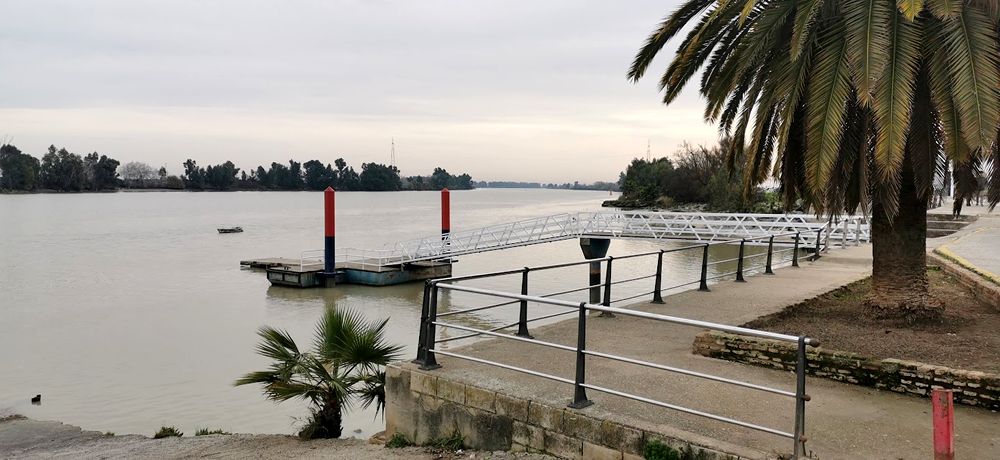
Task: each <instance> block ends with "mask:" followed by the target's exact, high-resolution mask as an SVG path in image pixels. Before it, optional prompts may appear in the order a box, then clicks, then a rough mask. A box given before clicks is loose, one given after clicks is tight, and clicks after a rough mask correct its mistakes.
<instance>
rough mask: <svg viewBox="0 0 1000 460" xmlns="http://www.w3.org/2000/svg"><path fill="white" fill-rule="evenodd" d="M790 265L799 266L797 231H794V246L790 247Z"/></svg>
mask: <svg viewBox="0 0 1000 460" xmlns="http://www.w3.org/2000/svg"><path fill="white" fill-rule="evenodd" d="M792 266H793V267H798V266H799V232H795V246H794V247H792Z"/></svg>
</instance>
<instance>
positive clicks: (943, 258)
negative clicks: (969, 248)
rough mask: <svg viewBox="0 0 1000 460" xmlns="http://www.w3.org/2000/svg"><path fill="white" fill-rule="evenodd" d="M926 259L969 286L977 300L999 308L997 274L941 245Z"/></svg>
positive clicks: (999, 286)
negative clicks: (981, 267) (982, 268)
mask: <svg viewBox="0 0 1000 460" xmlns="http://www.w3.org/2000/svg"><path fill="white" fill-rule="evenodd" d="M927 259H928V261H929V262H934V263H936V264H937V265H938V266H940V267H941V269H942V270H944V271H946V272H948V274H950V275H952V276H954V277H955V278H958V281H959V282H960V283H962V285H963V286H965V287H967V288H969V290H971V291H972V293H973V295H975V296H976V297H977V298H979V300H982V301H983V302H986V303H988V304H990V305H993V306H994V307H996V308H997V309H998V310H1000V279H998V278H997V275H994V274H992V273H990V272H987V271H985V270H981V269H979V268H978V267H976V266H975V265H972V264H971V263H969V261H967V260H965V259H963V258H962V257H960V256H958V255H956V254H955V253H953V252H951V251H949V250H948V249H947V248H945V247H943V246H942V247H939V248H937V249H935V250H934V252H931V253H928V254H927Z"/></svg>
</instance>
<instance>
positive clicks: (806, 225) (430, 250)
mask: <svg viewBox="0 0 1000 460" xmlns="http://www.w3.org/2000/svg"><path fill="white" fill-rule="evenodd" d="M794 232H798V233H800V234H801V237H802V239H801V241H800V243H801V244H802V245H803V246H805V247H816V246H817V245H816V242H817V241H820V243H821V244H820V246H821V249H825V248H826V247H827V246H829V244H831V242H840V243H841V244H842V245H844V246H846V245H847V244H860V243H861V242H868V241H869V240H870V236H869V227H868V224H867V223H866V220H865V219H864V218H862V217H858V216H846V217H840V218H836V219H833V218H831V219H817V218H815V217H811V216H808V215H803V214H737V213H680V212H652V211H599V212H580V213H574V214H568V213H567V214H556V215H552V216H545V217H538V218H534V219H526V220H521V221H516V222H509V223H505V224H499V225H492V226H489V227H482V228H478V229H472V230H465V231H461V232H452V233H451V234H449V235H446V236H441V235H435V236H430V237H425V238H418V239H413V240H408V241H400V242H396V243H393V244H389V245H386V246H383V247H382V248H379V249H354V248H344V249H340V248H338V250H337V252H338V257H337V262H338V263H346V264H354V265H358V266H360V267H362V268H369V267H384V266H388V265H401V264H404V263H412V262H420V261H428V260H442V259H447V258H450V257H454V256H460V255H466V254H474V253H479V252H486V251H495V250H500V249H508V248H515V247H520V246H527V245H532V244H540V243H547V242H552V241H562V240H568V239H574V238H581V237H591V238H615V239H658V240H690V241H698V242H714V241H722V240H732V239H741V238H757V237H761V236H765V235H772V234H783V233H784V234H787V233H794ZM775 243H776V244H781V245H791V244H792V242H791V241H790V240H788V239H785V240H781V241H776V242H775ZM307 252H308V253H309V256H310V257H309V258H310V259H313V258H314V257H315V254H316V252H315V251H307Z"/></svg>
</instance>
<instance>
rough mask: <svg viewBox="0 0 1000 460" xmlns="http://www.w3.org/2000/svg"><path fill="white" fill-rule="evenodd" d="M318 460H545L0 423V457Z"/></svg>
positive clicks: (280, 438)
mask: <svg viewBox="0 0 1000 460" xmlns="http://www.w3.org/2000/svg"><path fill="white" fill-rule="evenodd" d="M40 457H44V458H73V459H78V458H101V459H105V458H133V459H134V458H139V459H141V458H149V459H153V458H155V459H172V458H192V457H212V458H234V459H235V458H251V457H252V458H302V459H312V458H317V459H318V458H323V459H334V460H337V459H343V460H353V459H358V460H369V459H371V460H376V459H458V458H477V459H480V458H482V459H497V460H501V459H522V460H546V459H549V458H550V457H547V456H544V455H538V454H514V453H509V452H479V451H465V452H463V451H459V452H447V451H440V450H434V449H430V448H424V447H405V448H398V449H389V448H386V447H383V446H382V445H381V444H371V443H369V442H366V441H364V440H361V439H353V438H351V439H317V440H309V441H304V440H301V439H299V438H296V437H293V436H284V435H273V434H232V435H208V436H197V437H181V438H164V439H152V438H147V437H145V436H140V435H124V436H114V435H110V434H105V433H100V432H97V431H85V430H82V429H81V428H79V427H76V426H72V425H66V424H63V423H59V422H48V421H39V420H32V419H29V418H25V417H21V416H17V415H14V416H8V417H2V418H0V458H4V459H20V458H40Z"/></svg>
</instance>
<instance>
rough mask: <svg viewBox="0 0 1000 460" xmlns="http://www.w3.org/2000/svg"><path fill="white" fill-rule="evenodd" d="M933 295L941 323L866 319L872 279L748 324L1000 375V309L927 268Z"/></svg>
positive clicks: (845, 347) (869, 352) (879, 354)
mask: <svg viewBox="0 0 1000 460" xmlns="http://www.w3.org/2000/svg"><path fill="white" fill-rule="evenodd" d="M927 274H928V277H929V280H930V284H931V295H933V296H934V297H936V298H937V299H938V300H940V301H941V302H942V303H943V304H944V305H945V314H944V318H943V320H942V321H941V322H940V323H937V324H927V325H920V326H907V325H904V324H899V323H895V324H894V323H892V322H880V321H873V320H870V319H866V318H865V317H864V314H863V310H862V301H863V299H864V296H865V293H867V292H868V291H869V290H870V288H871V279H866V280H862V281H859V282H856V283H853V284H850V285H847V286H845V287H843V288H841V289H838V290H836V291H833V292H830V293H827V294H824V295H822V296H819V297H817V298H815V299H812V300H809V301H806V302H803V303H802V304H799V305H794V306H792V307H789V308H787V309H785V310H784V311H781V312H779V313H775V314H773V315H768V316H764V317H761V318H758V319H756V320H754V321H751V322H749V323H747V324H746V326H747V327H752V328H755V329H764V330H768V331H774V332H782V333H788V334H805V335H808V336H809V337H816V338H818V339H819V340H820V342H821V343H822V346H823V348H825V349H828V350H840V351H850V352H854V353H860V354H862V355H865V356H870V357H874V358H882V359H884V358H897V359H905V360H911V361H919V362H923V363H927V364H937V365H942V366H948V367H953V368H958V369H966V370H977V371H984V372H993V373H1000V352H998V351H997V350H1000V333H998V331H1000V306H993V305H989V304H987V303H985V302H981V301H979V300H978V299H976V298H975V297H974V296H973V295H972V292H970V291H969V290H968V289H966V288H965V286H963V285H961V284H960V283H959V282H958V280H957V279H955V278H954V277H952V276H950V275H948V274H947V273H945V272H943V271H941V270H937V269H928V272H927Z"/></svg>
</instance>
